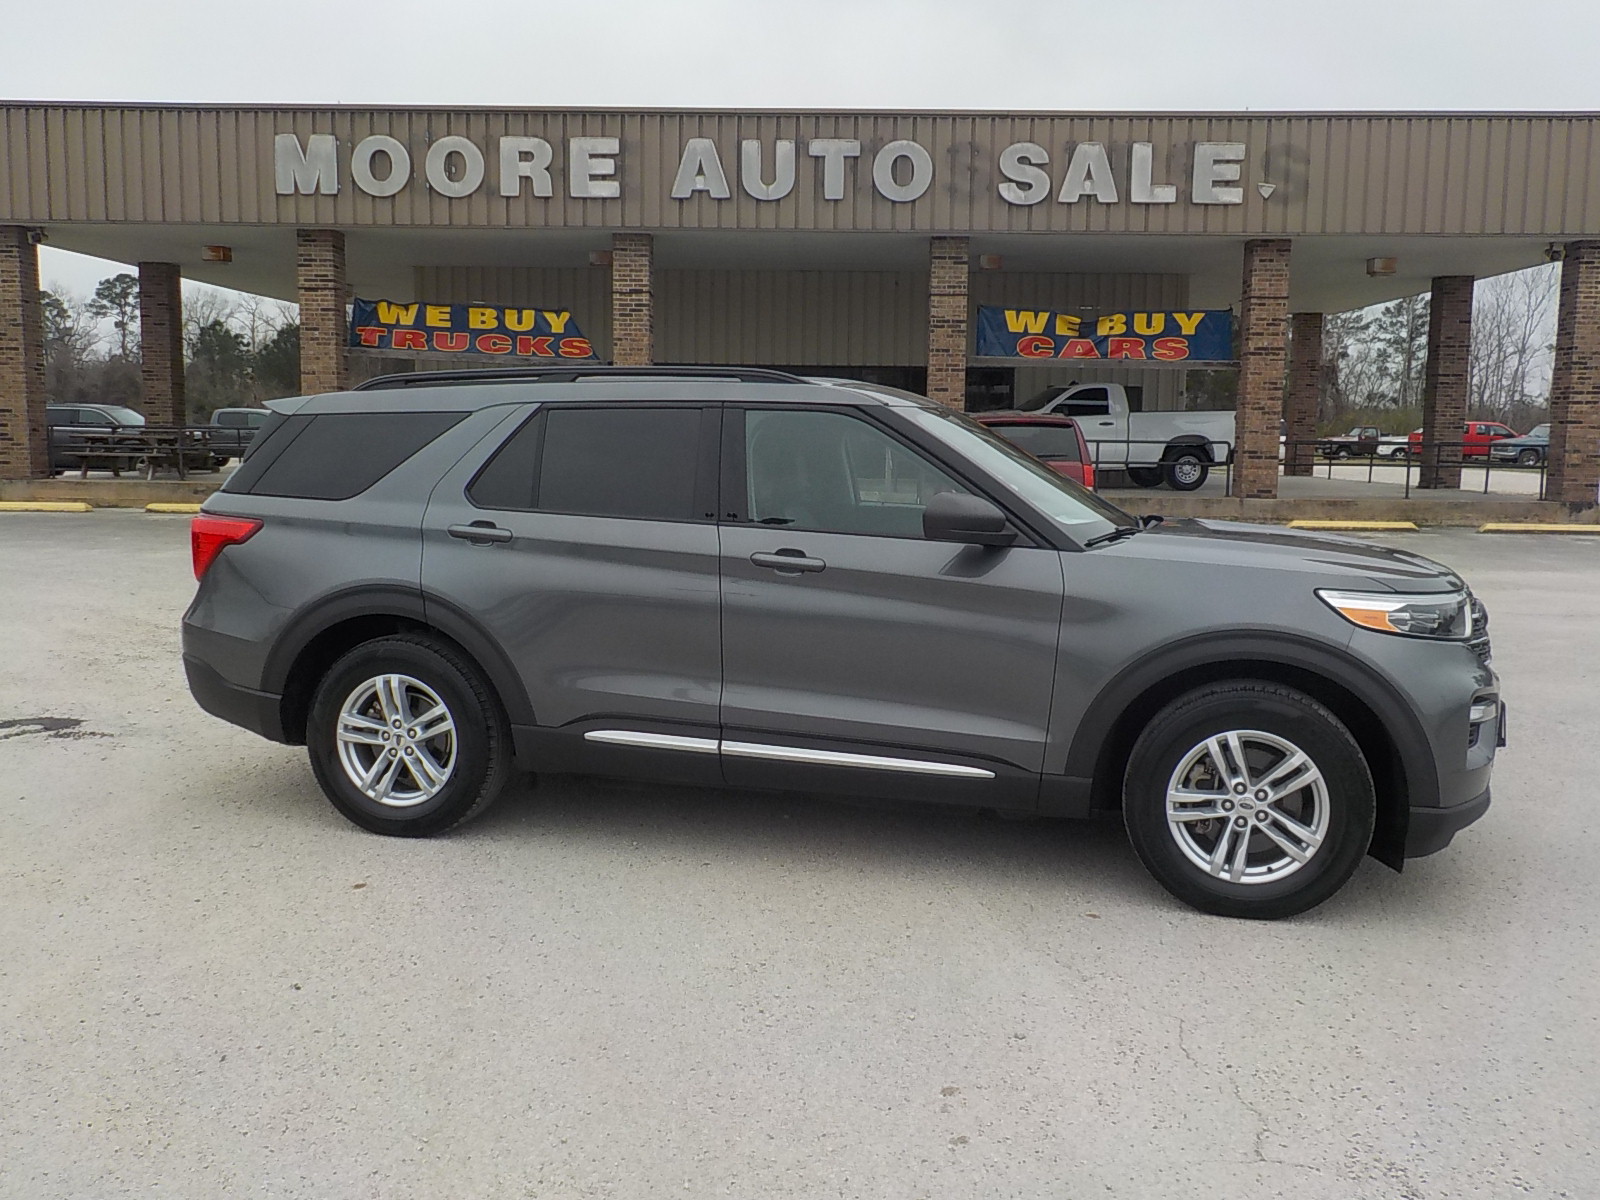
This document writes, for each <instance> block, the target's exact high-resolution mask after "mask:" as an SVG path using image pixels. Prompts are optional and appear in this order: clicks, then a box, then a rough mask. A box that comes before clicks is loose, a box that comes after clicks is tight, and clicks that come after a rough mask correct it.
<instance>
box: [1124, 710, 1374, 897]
mask: <svg viewBox="0 0 1600 1200" xmlns="http://www.w3.org/2000/svg"><path fill="white" fill-rule="evenodd" d="M1230 736H1231V737H1233V738H1236V739H1237V742H1238V745H1239V746H1240V747H1241V748H1242V749H1243V750H1244V753H1245V757H1246V760H1247V762H1248V765H1249V778H1248V779H1247V780H1245V781H1244V786H1245V787H1246V790H1245V792H1244V793H1243V794H1237V793H1236V791H1235V790H1234V789H1236V788H1237V787H1239V786H1240V783H1239V782H1238V781H1236V782H1235V783H1234V784H1233V787H1232V788H1230V789H1224V788H1223V787H1222V784H1223V776H1224V775H1225V773H1226V772H1225V771H1219V770H1218V769H1217V765H1216V764H1217V758H1216V754H1217V752H1218V751H1220V752H1221V754H1222V756H1223V758H1224V759H1228V760H1230V762H1228V763H1224V767H1225V768H1231V760H1232V758H1233V755H1234V752H1233V751H1232V750H1230V749H1229V744H1230V743H1229V740H1228V739H1229V738H1230ZM1213 739H1216V740H1213ZM1213 747H1214V748H1213ZM1295 753H1303V754H1304V755H1305V756H1306V758H1307V760H1308V761H1309V763H1310V766H1311V769H1312V770H1313V771H1314V772H1316V773H1317V778H1315V779H1312V778H1310V777H1308V776H1306V775H1305V774H1304V768H1302V769H1301V770H1300V772H1297V773H1296V774H1291V775H1289V776H1288V777H1287V778H1286V779H1285V780H1282V781H1279V783H1278V786H1279V787H1280V788H1282V787H1283V786H1284V785H1285V783H1287V784H1291V785H1292V784H1295V783H1296V782H1297V781H1298V780H1301V779H1304V780H1305V782H1303V783H1301V784H1300V786H1298V787H1295V788H1294V789H1293V790H1292V791H1284V792H1281V793H1280V795H1279V796H1278V798H1276V799H1271V800H1268V801H1266V802H1265V803H1263V802H1262V801H1261V796H1262V794H1263V793H1264V792H1266V790H1267V789H1265V788H1263V787H1262V785H1263V784H1266V783H1270V782H1271V781H1272V779H1273V772H1274V771H1277V770H1280V769H1281V767H1282V766H1283V764H1284V763H1286V762H1288V761H1289V760H1290V759H1291V758H1292V757H1293V756H1294V754H1295ZM1180 785H1182V786H1186V787H1188V788H1189V789H1191V790H1192V791H1193V792H1194V793H1195V794H1196V795H1197V796H1198V799H1196V800H1194V801H1192V802H1186V803H1179V804H1176V805H1174V804H1171V803H1170V802H1169V789H1170V788H1172V787H1176V786H1180ZM1211 796H1215V798H1216V799H1215V801H1214V802H1213V801H1211V800H1209V799H1208V798H1209V797H1211ZM1280 806H1281V807H1280ZM1169 808H1171V809H1173V811H1175V812H1177V813H1183V814H1188V815H1187V816H1186V817H1183V818H1180V819H1174V818H1172V817H1170V816H1169ZM1225 811H1226V812H1231V813H1232V816H1226V817H1225V816H1224V812H1225ZM1207 812H1215V813H1216V814H1217V815H1216V816H1215V817H1203V816H1197V815H1195V814H1204V813H1207ZM1262 812H1266V813H1268V814H1271V815H1268V816H1266V817H1263V816H1261V815H1260V814H1261V813H1262ZM1376 812H1377V800H1376V797H1375V794H1374V791H1373V786H1372V775H1371V773H1370V772H1369V771H1368V769H1367V763H1366V759H1365V758H1364V757H1363V756H1362V753H1361V748H1360V747H1359V746H1358V745H1357V744H1356V741H1355V739H1354V738H1353V737H1351V736H1350V731H1349V730H1348V729H1346V728H1345V727H1344V725H1343V724H1341V723H1340V721H1339V719H1338V718H1337V717H1335V716H1334V715H1333V713H1331V712H1329V711H1328V709H1327V708H1325V707H1323V705H1321V704H1319V703H1318V702H1317V701H1315V700H1313V699H1312V698H1311V697H1309V696H1307V695H1305V693H1303V692H1298V691H1296V690H1294V689H1293V688H1289V687H1284V686H1282V685H1279V684H1273V683H1265V682H1259V681H1253V680H1233V681H1230V682H1225V683H1213V684H1208V685H1206V686H1205V687H1202V688H1199V689H1197V690H1195V691H1193V692H1190V693H1189V694H1188V695H1186V696H1183V697H1181V698H1180V699H1178V700H1176V701H1174V702H1173V703H1172V704H1170V705H1168V706H1167V707H1166V708H1164V709H1163V710H1162V711H1161V712H1160V713H1158V714H1157V715H1156V717H1155V718H1154V719H1153V720H1152V721H1151V722H1150V724H1149V725H1148V726H1146V727H1145V730H1144V732H1143V733H1142V734H1140V736H1139V740H1138V741H1137V742H1136V743H1135V744H1134V747H1133V753H1132V755H1131V756H1130V758H1129V760H1128V770H1127V774H1126V776H1125V777H1124V785H1123V819H1124V821H1125V823H1126V824H1127V827H1128V836H1129V838H1130V839H1131V841H1132V842H1133V848H1134V850H1135V851H1136V852H1137V853H1138V855H1139V859H1140V861H1142V862H1143V863H1144V865H1145V867H1146V869H1148V870H1149V872H1150V874H1151V875H1153V876H1155V879H1156V882H1158V883H1160V884H1161V886H1162V887H1164V888H1166V889H1167V891H1169V892H1171V893H1172V894H1173V895H1174V896H1176V897H1177V898H1178V899H1180V900H1182V901H1183V902H1184V903H1185V904H1189V905H1192V906H1193V907H1195V908H1197V909H1200V910H1201V911H1202V912H1208V913H1216V914H1218V915H1219V916H1225V917H1248V918H1252V919H1256V920H1273V919H1276V918H1279V917H1289V916H1294V915H1295V914H1296V913H1302V912H1305V911H1306V910H1308V909H1311V908H1315V907H1316V906H1317V905H1319V904H1321V903H1322V902H1323V901H1324V900H1326V899H1328V897H1330V896H1332V895H1333V894H1334V893H1335V892H1336V891H1338V890H1339V889H1340V888H1341V887H1342V886H1344V883H1345V881H1346V880H1347V879H1349V878H1350V876H1351V874H1352V873H1353V872H1354V871H1355V869H1356V867H1357V866H1358V865H1359V864H1360V862H1361V858H1362V856H1363V855H1364V854H1365V853H1366V850H1367V847H1368V845H1369V844H1370V843H1371V841H1372V830H1373V822H1374V820H1375V819H1376ZM1285 818H1287V820H1285ZM1240 820H1246V821H1250V822H1252V823H1251V824H1250V825H1248V826H1246V828H1247V829H1248V831H1249V834H1248V836H1247V837H1246V838H1245V840H1244V841H1243V843H1241V842H1240V840H1239V837H1238V833H1239V830H1238V827H1237V824H1236V822H1238V821H1240ZM1223 821H1227V822H1231V823H1228V824H1219V823H1220V822H1223ZM1292 825H1294V826H1298V829H1299V831H1300V832H1295V831H1294V829H1293V828H1292V827H1291V826H1292ZM1269 830H1270V831H1271V833H1270V834H1269V832H1268V831H1269ZM1273 834H1275V835H1276V837H1274V836H1272V835H1273ZM1302 834H1304V835H1305V836H1302ZM1224 838H1226V839H1228V840H1227V842H1226V843H1224V841H1223V839H1224ZM1286 843H1287V845H1286ZM1241 844H1242V845H1243V846H1244V854H1245V858H1244V859H1243V860H1242V861H1241V860H1238V859H1237V850H1238V847H1239V846H1240V845H1241ZM1289 847H1293V851H1294V853H1291V850H1290V849H1289ZM1219 850H1220V851H1221V853H1222V856H1223V857H1222V860H1221V863H1220V864H1219V866H1218V867H1216V868H1210V867H1208V866H1207V865H1204V864H1203V862H1202V860H1207V859H1209V858H1210V856H1212V855H1214V854H1216V853H1217V852H1218V851H1219ZM1298 856H1303V861H1301V860H1300V857H1298ZM1236 875H1237V877H1235V876H1236ZM1252 876H1254V878H1252Z"/></svg>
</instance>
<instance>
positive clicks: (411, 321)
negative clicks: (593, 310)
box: [350, 300, 595, 359]
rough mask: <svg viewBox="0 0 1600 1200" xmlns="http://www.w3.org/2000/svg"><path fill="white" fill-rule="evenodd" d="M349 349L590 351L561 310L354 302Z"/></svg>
mask: <svg viewBox="0 0 1600 1200" xmlns="http://www.w3.org/2000/svg"><path fill="white" fill-rule="evenodd" d="M350 345H351V346H352V347H353V348H358V349H363V350H409V351H413V352H417V351H427V352H429V353H433V354H488V355H496V356H509V357H514V358H564V359H584V358H589V359H592V358H593V357H594V356H595V354H594V347H593V346H592V345H590V344H589V339H588V338H586V337H584V336H583V331H582V330H581V329H579V328H578V323H577V322H576V321H574V320H573V319H572V313H571V311H570V310H568V309H565V308H520V307H517V308H505V307H500V306H497V305H489V304H396V303H394V302H393V301H391V300H357V301H356V302H355V304H354V306H353V308H352V310H351V313H350Z"/></svg>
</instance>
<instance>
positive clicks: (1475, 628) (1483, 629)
mask: <svg viewBox="0 0 1600 1200" xmlns="http://www.w3.org/2000/svg"><path fill="white" fill-rule="evenodd" d="M1470 599H1471V601H1472V636H1471V637H1469V638H1468V639H1467V645H1469V646H1471V647H1472V652H1473V653H1474V654H1476V655H1477V656H1478V657H1479V658H1481V659H1482V660H1483V661H1484V662H1488V661H1489V658H1490V655H1491V651H1490V649H1489V610H1488V609H1487V608H1485V607H1484V606H1483V601H1482V600H1479V599H1478V598H1477V597H1476V596H1471V597H1470Z"/></svg>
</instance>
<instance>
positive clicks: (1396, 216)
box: [0, 103, 1600, 237]
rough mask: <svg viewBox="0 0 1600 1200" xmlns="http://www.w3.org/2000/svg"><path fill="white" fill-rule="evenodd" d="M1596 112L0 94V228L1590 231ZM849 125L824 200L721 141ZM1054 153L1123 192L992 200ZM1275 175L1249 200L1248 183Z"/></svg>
mask: <svg viewBox="0 0 1600 1200" xmlns="http://www.w3.org/2000/svg"><path fill="white" fill-rule="evenodd" d="M1597 121H1600V117H1596V116H1595V115H1592V114H1577V115H1493V116H1488V115H1454V114H1452V115H1408V114H1394V115H1387V116H1385V115H1370V114H1368V115H1337V114H1334V115H1318V116H1307V115H1253V114H1252V115H1237V114H1235V115H1226V114H1224V115H1181V116H1176V115H1174V116H1168V115H1141V116H1133V115H1129V116H1117V115H1083V116H1060V115H1038V114H1018V115H996V114H969V115H960V114H945V115H938V114H916V113H856V114H850V113H819V114H803V113H765V114H761V113H752V114H736V113H683V112H642V111H627V112H623V111H614V112H588V113H585V112H571V111H507V110H470V111H459V112H451V111H444V110H436V109H397V110H384V109H285V108H271V109H232V108H223V109H206V108H173V109H158V108H138V107H128V108H118V107H110V106H107V107H101V106H72V105H29V104H17V103H12V104H5V105H0V168H3V170H4V171H5V178H4V179H3V180H0V221H4V222H25V223H28V222H32V223H49V222H74V221H136V222H153V223H176V222H193V223H207V224H228V223H234V222H244V223H270V224H287V225H295V226H338V227H345V228H357V227H361V226H369V225H399V226H454V227H491V228H493V227H503V226H514V227H528V228H538V227H557V226H565V227H592V228H606V229H617V228H638V229H678V228H695V229H823V230H829V229H870V230H902V231H908V232H925V233H934V232H944V231H955V232H967V231H972V232H985V231H1017V232H1028V231H1041V232H1042V231H1051V232H1062V231H1083V232H1114V233H1122V232H1150V233H1191V234H1192V233H1215V234H1219V235H1225V236H1232V237H1238V236H1242V235H1250V234H1274V233H1279V234H1319V233H1321V234H1362V233H1365V234H1406V233H1436V234H1514V235H1532V236H1550V237H1558V236H1577V235H1593V234H1594V233H1596V232H1597V231H1600V144H1597V138H1596V133H1595V126H1596V123H1597ZM280 132H294V133H297V134H299V135H300V136H301V138H302V139H303V138H305V137H306V136H308V135H310V134H312V133H319V132H321V133H333V134H335V135H336V136H337V137H338V138H339V139H340V143H341V147H342V155H341V183H342V190H341V193H340V194H339V195H338V196H336V197H327V196H284V197H280V196H277V195H275V194H274V192H273V135H274V134H276V133H280ZM371 133H386V134H389V135H391V136H393V137H396V138H398V139H399V140H400V141H402V142H404V143H405V144H406V145H407V147H408V148H409V150H410V152H411V155H412V174H413V181H412V182H411V183H410V184H409V185H408V186H407V187H406V188H405V189H404V190H402V191H401V192H400V193H399V194H398V195H397V196H394V197H392V198H387V199H379V198H376V197H372V196H368V195H366V194H365V193H363V192H361V191H359V190H358V189H357V188H355V187H354V185H353V184H352V183H351V181H350V179H349V172H348V151H349V149H350V147H351V146H353V145H354V144H355V142H357V141H359V140H360V139H361V138H362V137H365V136H367V135H368V134H371ZM446 134H462V135H464V136H466V137H468V138H469V139H471V140H472V141H473V142H474V143H475V144H477V145H478V146H479V147H480V148H481V149H483V150H484V152H485V158H486V160H487V168H488V169H487V174H486V178H485V182H484V184H483V186H482V187H480V188H479V189H478V190H477V192H476V193H474V194H473V195H472V196H470V197H466V198H462V199H457V200H452V199H447V198H445V197H444V196H441V195H437V194H434V193H432V192H431V191H430V190H429V189H428V187H427V186H426V184H425V183H424V182H423V180H422V172H423V159H424V156H425V155H426V152H427V147H428V145H429V144H431V142H432V141H433V140H436V139H437V138H439V137H441V136H444V135H446ZM504 135H534V136H540V137H544V138H546V139H547V140H548V141H550V142H551V143H552V145H553V146H554V147H555V149H556V158H555V163H554V164H553V166H554V169H555V182H556V189H555V190H556V192H557V194H556V195H555V196H553V197H551V198H549V199H538V198H534V197H532V196H531V195H526V196H522V197H519V198H517V199H514V200H506V199H503V198H502V197H501V196H500V195H499V192H498V188H497V186H496V184H497V177H498V164H497V161H496V159H497V156H496V139H498V138H499V137H501V136H504ZM579 135H613V136H617V137H619V138H620V139H621V142H622V148H621V153H620V161H619V175H620V179H621V182H622V195H621V197H620V198H619V199H615V200H577V199H572V198H570V197H568V196H566V195H565V191H566V187H565V183H566V153H565V150H566V143H567V139H568V138H570V137H573V136H579ZM697 136H699V137H710V138H712V139H714V140H715V142H716V143H717V146H718V148H719V150H720V152H721V155H722V161H723V166H724V168H725V170H726V171H727V173H728V176H729V182H730V185H731V186H732V189H733V196H732V197H731V198H730V199H728V200H723V201H717V200H713V199H710V198H709V197H707V196H705V195H703V194H702V195H697V196H696V197H694V198H692V199H689V200H683V201H678V200H673V199H671V197H670V195H669V192H670V188H671V183H672V178H673V175H674V173H675V171H676V168H677V163H678V155H679V153H680V151H681V149H682V145H683V142H684V141H685V140H686V139H687V138H690V137H697ZM780 137H781V138H793V139H796V140H798V141H800V142H802V143H804V142H805V141H807V140H809V139H812V138H819V137H849V138H858V139H859V140H860V141H861V143H862V154H861V157H860V158H859V159H857V160H855V161H854V162H853V163H852V164H850V166H849V168H848V174H847V181H848V191H847V196H846V198H845V199H843V200H840V201H825V200H823V199H822V198H821V180H820V171H819V170H817V169H816V167H817V165H818V164H817V163H816V161H815V160H813V159H811V158H810V157H809V155H807V154H806V153H805V148H804V145H802V146H801V147H800V149H799V153H798V155H797V159H798V162H797V182H796V185H795V189H794V191H793V192H792V193H791V194H790V196H789V197H787V198H786V199H784V200H781V201H773V202H761V201H757V200H754V199H752V198H751V197H749V196H746V195H745V194H744V193H743V191H742V190H741V189H740V187H739V183H738V167H739V154H738V143H739V141H740V140H741V139H743V138H756V139H759V140H760V141H761V142H762V143H763V145H764V146H765V147H767V148H768V149H769V156H768V157H769V169H770V146H771V143H772V141H773V140H774V139H776V138H780ZM897 138H911V139H914V140H916V141H918V142H920V143H921V144H922V145H923V146H924V147H926V148H927V149H928V151H929V152H930V154H931V156H932V158H933V162H934V170H935V176H934V182H933V185H932V187H931V188H930V189H929V190H928V192H927V193H926V194H925V195H924V196H923V197H922V198H921V199H919V200H917V201H914V202H911V203H905V204H895V203H892V202H890V201H888V200H886V199H884V198H882V197H881V196H879V195H877V193H876V192H875V191H874V190H873V188H872V183H871V163H872V156H873V154H874V153H875V152H876V151H877V150H878V149H879V148H881V147H882V146H883V145H884V144H885V143H886V142H889V141H891V140H894V139H897ZM1023 140H1027V141H1036V142H1039V143H1040V144H1041V145H1043V146H1045V147H1046V148H1047V149H1048V150H1049V151H1050V153H1051V159H1052V161H1051V165H1050V168H1049V170H1050V175H1051V181H1052V187H1053V188H1057V187H1059V185H1060V180H1061V175H1062V171H1063V168H1064V161H1063V160H1064V158H1065V156H1066V152H1067V150H1068V148H1069V147H1070V146H1071V145H1072V144H1074V143H1076V142H1079V141H1085V140H1096V141H1102V142H1106V143H1107V144H1108V147H1109V148H1110V150H1111V154H1112V162H1113V164H1114V168H1115V171H1116V175H1117V181H1118V187H1119V190H1121V191H1122V193H1123V199H1122V200H1121V202H1119V203H1117V204H1099V203H1097V202H1095V201H1092V200H1085V201H1080V202H1079V203H1076V204H1060V203H1058V202H1056V201H1055V200H1054V199H1053V198H1051V199H1048V200H1045V201H1044V202H1042V203H1040V204H1036V205H1032V206H1013V205H1010V204H1007V203H1005V202H1004V201H1002V200H1001V199H1000V198H999V196H998V194H997V192H996V187H997V185H998V184H999V183H1000V182H1001V180H1002V177H1001V175H1000V173H999V168H998V165H997V159H998V155H999V152H1000V150H1001V149H1002V148H1003V147H1004V146H1006V145H1007V144H1009V143H1011V142H1015V141H1023ZM1135 140H1142V141H1151V142H1154V143H1155V145H1156V158H1157V163H1156V175H1157V180H1158V182H1159V181H1166V182H1172V183H1175V184H1177V185H1178V187H1179V197H1180V198H1179V201H1178V203H1176V204H1170V205H1136V204H1132V203H1130V202H1128V201H1127V199H1126V189H1127V171H1126V165H1127V145H1128V143H1130V142H1132V141H1135ZM1231 140H1237V141H1241V142H1244V143H1245V144H1246V145H1247V147H1248V157H1247V160H1246V163H1245V170H1244V178H1243V179H1242V180H1241V183H1242V184H1243V186H1244V194H1245V202H1244V203H1243V204H1240V205H1195V204H1191V203H1189V202H1188V200H1187V198H1186V194H1187V191H1188V175H1189V167H1190V161H1191V159H1190V155H1191V147H1192V144H1193V143H1194V142H1197V141H1231ZM1263 181H1269V182H1272V183H1274V184H1276V185H1277V190H1276V192H1275V193H1274V195H1273V196H1272V198H1271V199H1270V200H1263V199H1262V198H1261V196H1260V195H1259V194H1258V192H1257V190H1256V184H1258V183H1260V182H1263Z"/></svg>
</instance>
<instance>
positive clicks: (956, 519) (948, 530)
mask: <svg viewBox="0 0 1600 1200" xmlns="http://www.w3.org/2000/svg"><path fill="white" fill-rule="evenodd" d="M922 536H923V537H925V538H927V539H928V541H930V542H965V543H967V544H968V545H971V546H1009V545H1011V543H1012V542H1014V541H1016V540H1017V531H1016V530H1015V529H1012V528H1010V527H1009V526H1008V525H1007V523H1006V514H1005V513H1003V512H1001V511H1000V509H999V507H998V506H996V505H995V504H994V503H993V502H992V501H989V500H985V499H984V498H983V497H982V496H971V495H967V494H965V493H962V492H940V493H939V494H938V495H937V496H935V497H934V498H933V499H932V500H929V501H928V504H927V507H925V508H924V509H923V510H922Z"/></svg>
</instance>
